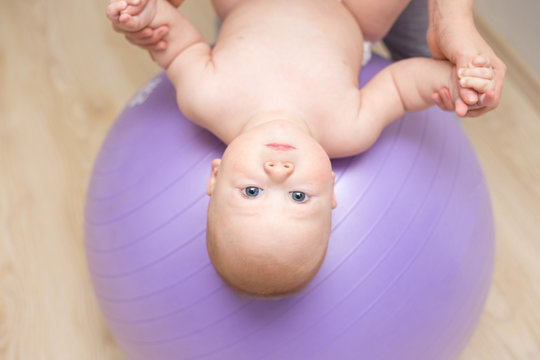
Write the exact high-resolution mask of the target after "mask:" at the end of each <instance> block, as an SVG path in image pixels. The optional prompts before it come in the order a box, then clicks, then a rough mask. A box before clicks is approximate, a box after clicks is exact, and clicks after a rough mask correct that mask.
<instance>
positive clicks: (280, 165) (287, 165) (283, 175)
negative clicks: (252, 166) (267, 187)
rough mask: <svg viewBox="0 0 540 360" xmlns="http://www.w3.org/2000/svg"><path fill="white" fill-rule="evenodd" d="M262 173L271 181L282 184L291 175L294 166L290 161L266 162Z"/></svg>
mask: <svg viewBox="0 0 540 360" xmlns="http://www.w3.org/2000/svg"><path fill="white" fill-rule="evenodd" d="M264 171H265V172H266V173H267V174H268V176H270V178H271V179H272V180H274V181H277V182H282V181H285V179H287V178H288V177H289V176H290V175H291V174H292V172H293V171H294V164H293V163H292V162H290V161H267V162H265V163H264Z"/></svg>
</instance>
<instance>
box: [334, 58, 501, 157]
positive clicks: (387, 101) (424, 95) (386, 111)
mask: <svg viewBox="0 0 540 360" xmlns="http://www.w3.org/2000/svg"><path fill="white" fill-rule="evenodd" d="M455 71H456V69H455V67H454V66H453V65H452V64H451V63H449V62H447V61H441V60H433V59H426V58H413V59H407V60H402V61H398V62H395V63H393V64H392V65H390V66H388V67H386V68H385V69H383V70H381V71H380V72H379V73H378V74H377V75H375V77H373V79H371V80H370V81H369V82H368V83H367V84H366V85H365V86H364V87H363V88H362V89H360V92H359V93H360V102H359V110H358V116H357V118H356V119H355V121H354V123H353V124H352V129H346V128H344V129H342V131H340V133H341V134H343V136H345V137H347V139H343V141H342V144H343V146H345V147H346V148H347V149H346V151H344V153H347V154H354V153H359V152H362V151H364V150H366V149H367V148H369V147H370V146H371V145H372V144H373V143H374V142H375V141H376V140H377V138H378V137H379V135H380V133H381V131H382V130H383V129H384V128H385V127H386V126H387V125H388V124H390V123H391V122H393V121H394V120H396V119H398V118H399V117H401V116H402V115H404V114H405V113H406V112H414V111H420V110H424V109H426V108H428V107H431V106H433V105H434V104H435V101H434V100H433V97H434V94H436V93H437V91H438V90H439V89H441V88H447V89H449V96H450V99H448V100H449V101H448V103H450V104H451V105H452V109H451V110H455V111H456V112H458V113H459V114H461V113H463V112H465V113H466V112H467V105H466V104H464V103H463V102H462V101H461V99H460V97H459V90H458V83H457V76H455V75H454V72H455ZM493 76H494V74H493V70H492V69H491V68H477V69H474V70H471V71H469V72H467V73H466V74H464V76H463V78H462V79H461V80H462V84H464V86H467V87H470V88H471V89H473V90H475V91H477V92H479V93H483V92H486V91H490V90H492V88H493V87H494V81H493ZM349 126H351V125H350V124H349Z"/></svg>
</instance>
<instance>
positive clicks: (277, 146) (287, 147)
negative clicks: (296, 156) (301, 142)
mask: <svg viewBox="0 0 540 360" xmlns="http://www.w3.org/2000/svg"><path fill="white" fill-rule="evenodd" d="M266 146H267V147H269V148H270V149H272V150H275V151H290V150H295V149H296V148H295V147H294V146H292V145H289V144H279V143H271V144H266Z"/></svg>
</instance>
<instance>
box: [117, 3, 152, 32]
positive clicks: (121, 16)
mask: <svg viewBox="0 0 540 360" xmlns="http://www.w3.org/2000/svg"><path fill="white" fill-rule="evenodd" d="M155 15H156V0H121V1H118V0H111V2H110V4H109V6H107V17H108V18H109V19H110V20H111V21H112V22H113V25H114V26H115V28H117V29H118V30H120V31H126V32H134V31H139V30H142V29H144V28H145V27H147V26H148V25H150V23H151V22H152V20H153V19H154V16H155Z"/></svg>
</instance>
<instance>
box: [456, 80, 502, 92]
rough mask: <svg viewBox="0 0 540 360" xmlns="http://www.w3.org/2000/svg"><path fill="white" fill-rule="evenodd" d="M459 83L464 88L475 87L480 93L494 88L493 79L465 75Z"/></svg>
mask: <svg viewBox="0 0 540 360" xmlns="http://www.w3.org/2000/svg"><path fill="white" fill-rule="evenodd" d="M459 85H460V86H462V87H464V88H469V89H474V90H476V91H477V92H479V93H485V92H487V91H489V90H493V86H494V82H493V81H492V80H486V79H480V78H475V77H463V78H461V79H459Z"/></svg>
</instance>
